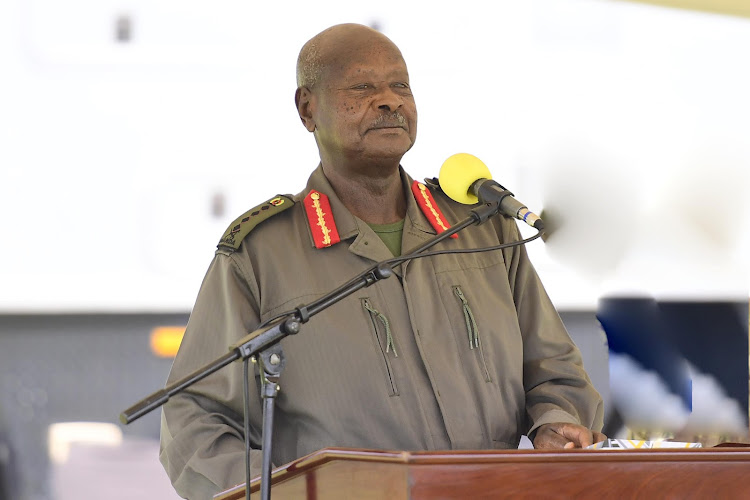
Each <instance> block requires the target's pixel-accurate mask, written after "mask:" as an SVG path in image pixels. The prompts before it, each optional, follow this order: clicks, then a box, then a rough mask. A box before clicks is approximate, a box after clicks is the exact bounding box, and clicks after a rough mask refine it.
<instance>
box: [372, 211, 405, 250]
mask: <svg viewBox="0 0 750 500" xmlns="http://www.w3.org/2000/svg"><path fill="white" fill-rule="evenodd" d="M367 225H368V226H370V227H371V228H372V230H373V231H375V234H377V235H378V237H379V238H380V239H381V240H383V243H385V246H386V247H388V250H390V251H391V253H392V254H393V256H394V257H398V256H400V255H401V235H402V234H403V233H404V219H401V220H400V221H398V222H393V223H391V224H369V223H368V224H367Z"/></svg>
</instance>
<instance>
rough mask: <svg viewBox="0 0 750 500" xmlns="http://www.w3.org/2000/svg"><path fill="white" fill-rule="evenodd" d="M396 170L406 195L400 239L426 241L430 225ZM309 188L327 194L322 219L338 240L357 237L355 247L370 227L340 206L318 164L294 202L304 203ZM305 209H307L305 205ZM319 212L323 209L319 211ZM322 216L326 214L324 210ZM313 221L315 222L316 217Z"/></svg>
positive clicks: (404, 177) (409, 180)
mask: <svg viewBox="0 0 750 500" xmlns="http://www.w3.org/2000/svg"><path fill="white" fill-rule="evenodd" d="M399 172H400V175H401V186H402V189H403V191H404V196H405V198H406V217H405V219H404V233H403V234H404V239H407V237H409V238H411V237H416V239H417V240H420V241H421V240H426V239H428V238H429V237H430V236H431V235H434V234H436V233H437V232H436V231H435V229H434V228H433V227H432V225H431V223H430V221H429V220H428V219H427V217H425V215H424V213H423V212H422V210H421V209H420V207H419V204H418V202H417V200H415V198H414V194H413V192H412V183H413V182H414V181H413V180H412V178H411V177H410V176H409V174H407V173H406V172H405V171H404V169H403V168H402V167H399ZM313 191H316V192H318V193H320V194H321V195H326V196H327V198H328V199H327V201H328V204H329V206H330V216H329V217H328V218H326V224H327V225H328V226H331V223H332V224H333V227H328V228H327V229H328V230H332V229H335V230H336V232H337V233H338V236H339V238H340V240H341V241H342V242H343V241H344V240H348V239H351V238H357V240H355V241H354V243H353V244H352V247H355V246H356V245H357V241H358V240H359V239H361V238H358V237H359V236H360V235H361V234H362V233H366V232H371V231H372V229H370V227H369V226H367V224H366V223H365V222H364V221H362V220H360V219H358V218H357V217H355V216H354V215H352V213H351V212H349V210H348V209H347V208H346V206H344V204H343V203H342V202H341V200H340V199H339V198H338V196H337V195H336V192H335V191H334V190H333V187H332V186H331V183H330V182H329V181H328V178H327V177H326V176H325V174H324V173H323V167H322V165H320V164H318V167H317V168H316V169H315V170H314V171H313V172H312V174H311V175H310V178H309V179H308V181H307V186H306V187H305V189H304V190H303V191H302V192H301V193H299V194H297V195H296V196H295V197H294V198H295V201H300V202H302V203H303V206H304V203H305V198H306V197H308V196H309V195H310V193H311V192H313ZM305 208H306V210H307V207H305ZM323 212H326V211H325V210H323ZM326 215H328V214H327V213H326ZM305 218H306V219H307V221H308V235H309V236H310V245H311V246H313V247H315V246H316V244H315V237H314V231H313V230H312V227H311V226H312V225H311V224H310V221H311V219H310V218H309V216H306V217H305ZM313 220H315V221H317V220H318V219H317V216H316V218H315V219H313ZM447 222H448V224H450V223H453V222H455V221H447ZM334 244H335V243H334ZM411 247H412V245H407V246H406V248H411Z"/></svg>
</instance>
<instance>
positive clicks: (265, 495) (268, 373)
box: [120, 201, 499, 500]
mask: <svg viewBox="0 0 750 500" xmlns="http://www.w3.org/2000/svg"><path fill="white" fill-rule="evenodd" d="M498 210H499V203H498V202H497V201H494V202H491V203H484V204H482V205H479V206H477V207H475V208H473V209H472V210H471V211H470V214H471V215H470V216H469V217H467V218H466V219H464V220H462V221H460V222H459V223H457V224H455V225H453V226H451V227H450V228H448V229H447V230H446V231H443V232H442V233H440V234H438V235H436V236H434V237H432V238H430V239H429V240H427V241H426V242H425V243H423V244H422V245H421V246H419V247H417V248H415V249H414V250H412V251H411V252H410V253H409V254H407V255H406V257H405V258H404V259H403V260H399V262H396V263H378V264H376V265H375V266H373V267H371V268H370V269H368V270H367V271H365V272H363V273H361V274H360V275H358V276H356V277H354V278H352V279H351V280H349V281H348V282H346V283H344V284H343V285H341V286H339V287H338V288H336V289H335V290H333V291H331V292H329V293H327V294H326V295H324V296H323V297H321V298H319V299H317V300H315V301H313V302H311V303H310V304H308V305H302V306H300V307H297V308H296V309H295V310H294V311H293V312H292V313H291V314H290V315H289V316H286V317H285V318H282V319H279V320H276V321H275V322H273V323H271V325H270V326H265V327H262V328H259V329H257V330H255V331H253V332H251V333H250V334H248V335H247V336H245V337H243V338H242V339H241V340H240V341H239V342H237V343H236V344H234V345H232V346H230V348H229V349H230V351H229V353H227V354H225V355H223V356H221V357H219V358H217V359H215V360H214V361H211V362H210V363H208V364H206V365H204V366H203V367H201V368H199V369H198V370H196V371H194V372H193V373H191V374H189V375H187V376H186V377H183V378H182V379H180V380H178V381H177V382H174V383H173V384H170V385H168V386H167V387H165V388H163V389H160V390H158V391H156V392H154V393H153V394H151V395H149V396H146V397H145V398H144V399H142V400H141V401H139V402H138V403H136V404H135V405H133V406H131V407H130V408H128V409H127V410H125V411H123V412H122V413H121V414H120V421H121V422H122V423H123V424H126V425H127V424H129V423H131V422H134V421H135V420H137V419H139V418H140V417H142V416H143V415H146V414H148V413H150V412H151V411H153V410H155V409H156V408H159V407H160V406H161V405H163V404H164V403H166V402H167V401H168V400H169V398H170V397H172V396H174V395H176V394H179V393H180V392H182V391H183V390H185V389H187V388H188V387H190V386H191V385H193V384H194V383H196V382H198V381H199V380H202V379H204V378H205V377H207V376H209V375H210V374H212V373H214V372H216V371H218V370H220V369H221V368H223V367H225V366H226V365H228V364H229V363H232V362H233V361H236V360H238V359H243V360H245V359H248V358H250V359H253V360H255V361H257V362H258V363H259V365H260V366H259V368H260V373H261V379H262V389H261V392H262V398H263V436H262V440H263V443H262V448H263V463H262V467H261V479H260V485H261V498H262V499H263V500H270V498H271V450H272V434H273V412H274V404H275V401H276V396H277V394H278V391H279V390H280V387H279V385H278V380H279V377H280V376H281V372H282V370H283V368H284V364H285V360H284V355H283V352H282V350H281V345H280V344H279V342H280V341H281V340H282V339H283V338H285V337H287V336H288V335H296V334H297V333H299V331H300V328H301V325H302V323H307V322H308V321H309V320H310V318H311V317H312V316H314V315H316V314H318V313H320V312H321V311H323V310H325V309H327V308H329V307H331V306H332V305H334V304H335V303H337V302H339V301H340V300H342V299H344V298H346V297H348V296H349V295H351V294H353V293H355V292H356V291H358V290H361V289H362V288H366V287H369V286H370V285H372V284H374V283H376V282H378V281H380V280H382V279H386V278H388V277H390V276H391V275H392V274H393V268H394V267H396V266H398V265H400V264H401V263H402V262H406V261H407V260H410V259H411V258H413V257H415V256H416V255H417V254H419V253H422V252H424V251H425V250H427V249H428V248H431V247H432V246H434V245H436V244H438V243H440V242H441V241H443V240H445V239H446V238H449V237H450V236H451V235H453V234H455V233H457V232H459V231H461V230H462V229H464V228H466V227H468V226H471V225H473V224H481V223H482V222H485V221H486V220H487V219H489V218H490V217H492V216H493V215H495V214H497V213H498ZM245 469H246V470H249V463H247V464H245ZM245 488H246V491H247V498H249V497H250V489H249V484H246V485H245Z"/></svg>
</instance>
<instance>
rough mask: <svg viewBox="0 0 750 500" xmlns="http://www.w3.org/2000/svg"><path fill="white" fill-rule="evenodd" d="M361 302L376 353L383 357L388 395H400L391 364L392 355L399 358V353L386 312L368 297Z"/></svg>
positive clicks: (382, 365)
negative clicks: (381, 310) (377, 307)
mask: <svg viewBox="0 0 750 500" xmlns="http://www.w3.org/2000/svg"><path fill="white" fill-rule="evenodd" d="M360 302H361V303H362V309H363V311H364V313H365V315H366V316H367V317H368V319H369V323H370V332H371V333H372V338H373V342H374V344H375V349H376V351H377V352H376V355H378V356H379V358H380V359H382V364H381V367H382V368H383V377H384V378H385V381H386V387H387V388H388V395H389V396H398V387H396V380H395V377H394V374H393V366H392V365H391V357H393V358H397V357H398V353H397V352H396V343H395V341H394V339H393V332H392V331H391V324H390V322H389V321H388V318H387V317H386V316H385V314H383V313H381V312H380V311H378V310H377V309H375V307H373V305H372V303H371V302H370V299H369V298H368V297H364V298H362V299H360Z"/></svg>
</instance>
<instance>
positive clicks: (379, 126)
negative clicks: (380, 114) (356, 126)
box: [370, 123, 406, 130]
mask: <svg viewBox="0 0 750 500" xmlns="http://www.w3.org/2000/svg"><path fill="white" fill-rule="evenodd" d="M384 128H400V129H403V130H406V127H404V126H403V125H402V124H401V123H378V124H377V125H373V126H372V127H370V130H380V129H384Z"/></svg>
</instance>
